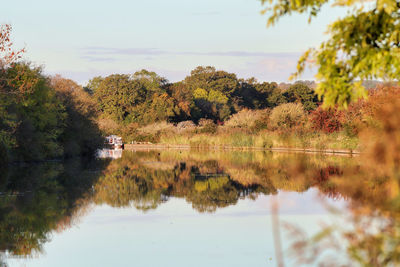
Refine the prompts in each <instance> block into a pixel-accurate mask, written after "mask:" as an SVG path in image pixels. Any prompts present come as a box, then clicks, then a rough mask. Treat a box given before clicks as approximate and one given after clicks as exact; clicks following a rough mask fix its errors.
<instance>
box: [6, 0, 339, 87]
mask: <svg viewBox="0 0 400 267" xmlns="http://www.w3.org/2000/svg"><path fill="white" fill-rule="evenodd" d="M0 2H1V3H0V24H4V23H8V24H11V25H12V27H13V31H12V38H13V40H14V44H15V47H16V48H22V47H25V48H26V51H27V52H26V53H25V56H24V57H25V59H27V60H29V61H32V62H33V63H34V64H36V65H41V66H43V67H44V72H45V73H46V74H50V75H54V74H61V75H62V76H64V77H66V78H70V79H73V80H75V81H77V82H78V83H80V84H82V85H84V84H85V83H86V82H87V81H88V80H89V79H91V78H92V77H94V76H98V75H101V76H106V75H109V74H113V73H127V74H129V73H134V72H135V71H138V70H141V69H147V70H150V71H155V72H156V73H157V74H159V75H161V76H163V77H166V78H167V79H168V80H169V81H171V82H175V81H178V80H182V79H184V78H185V77H186V76H187V75H189V74H190V71H191V70H193V69H194V68H196V67H197V66H215V67H216V68H217V69H222V70H226V71H229V72H234V73H236V74H237V75H238V77H239V78H250V77H255V78H257V79H258V80H260V81H277V82H286V81H287V80H288V77H289V76H290V74H291V73H292V72H294V71H295V69H296V61H297V59H298V57H299V56H300V55H301V54H302V52H304V51H305V50H307V49H308V48H311V47H317V46H318V45H319V44H320V43H321V42H322V41H323V40H326V39H327V38H328V36H327V35H326V34H324V33H325V31H326V29H327V25H328V24H329V23H331V22H333V21H334V20H335V19H337V18H338V17H339V16H342V15H343V14H344V11H343V10H340V9H338V8H331V7H326V8H324V9H323V10H322V13H321V14H320V16H319V17H317V18H315V19H313V21H312V22H311V24H309V23H308V17H307V15H291V16H289V17H285V18H283V19H281V20H280V21H279V22H278V24H277V25H275V26H274V27H269V28H267V26H266V21H267V16H265V15H261V13H260V12H261V10H262V9H263V6H262V5H261V3H260V1H259V0H201V1H200V0H169V1H167V0H152V1H144V0H141V1H139V0H69V1H61V0H35V1H32V0H13V1H0ZM301 79H313V71H312V70H308V71H306V73H305V74H304V75H303V76H302V77H301Z"/></svg>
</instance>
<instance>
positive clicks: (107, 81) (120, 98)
mask: <svg viewBox="0 0 400 267" xmlns="http://www.w3.org/2000/svg"><path fill="white" fill-rule="evenodd" d="M146 94H147V92H146V88H145V86H144V85H143V84H142V83H140V82H139V81H137V80H132V79H131V78H130V76H129V75H126V74H113V75H110V76H108V77H106V78H104V80H103V81H102V82H101V83H100V85H99V86H98V88H97V90H96V91H95V97H96V99H97V101H98V103H99V107H100V110H101V111H102V112H104V113H105V114H107V115H110V116H111V117H113V118H114V119H116V120H117V121H123V120H124V119H125V118H126V117H127V116H128V115H129V113H130V112H131V110H132V108H133V107H134V106H135V105H138V104H141V103H143V102H144V101H145V100H146Z"/></svg>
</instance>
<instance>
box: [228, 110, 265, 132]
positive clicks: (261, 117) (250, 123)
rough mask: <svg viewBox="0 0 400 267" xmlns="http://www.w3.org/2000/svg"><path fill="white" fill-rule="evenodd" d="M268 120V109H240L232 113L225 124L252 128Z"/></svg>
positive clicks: (233, 126) (232, 126)
mask: <svg viewBox="0 0 400 267" xmlns="http://www.w3.org/2000/svg"><path fill="white" fill-rule="evenodd" d="M267 120H268V110H250V109H242V110H241V111H239V112H238V113H236V114H233V115H232V116H231V117H230V118H229V120H227V121H226V122H225V126H227V127H231V128H253V127H255V126H257V125H258V126H260V125H262V124H263V123H264V124H265V123H266V121H267Z"/></svg>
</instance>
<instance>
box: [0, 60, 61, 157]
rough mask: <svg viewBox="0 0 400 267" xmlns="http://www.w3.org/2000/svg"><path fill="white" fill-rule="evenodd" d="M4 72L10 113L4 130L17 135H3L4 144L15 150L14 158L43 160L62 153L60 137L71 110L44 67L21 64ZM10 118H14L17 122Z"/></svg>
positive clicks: (3, 93) (3, 89)
mask: <svg viewBox="0 0 400 267" xmlns="http://www.w3.org/2000/svg"><path fill="white" fill-rule="evenodd" d="M3 73H4V74H3V75H4V76H5V78H6V79H7V80H8V82H7V83H6V84H3V85H2V86H1V88H0V90H1V94H2V95H4V96H5V98H6V101H5V104H6V106H3V108H2V109H3V110H5V111H6V113H7V115H6V116H5V120H6V121H5V122H4V121H3V123H2V124H3V127H4V126H6V127H4V128H3V129H2V131H3V133H4V132H6V133H8V136H10V135H12V136H13V138H11V139H10V138H7V137H6V136H7V134H3V140H6V141H5V142H4V141H3V143H4V144H5V146H6V147H7V148H8V149H9V151H10V152H12V158H13V159H19V160H41V159H45V158H52V157H59V156H62V155H63V147H62V146H61V144H60V143H59V142H58V138H59V137H60V136H61V134H62V132H63V129H64V127H65V124H64V122H65V119H66V117H67V113H66V112H65V108H64V106H63V105H62V103H61V102H60V101H59V100H58V99H57V98H56V94H55V92H54V90H53V89H52V88H51V87H50V85H49V82H48V79H47V78H46V77H45V76H43V75H42V73H41V69H40V68H32V67H31V66H30V65H29V64H25V63H20V64H14V65H13V66H12V67H10V68H8V69H6V70H5V71H4V72H3ZM3 104H4V102H3ZM7 118H14V122H13V123H10V120H9V119H7ZM7 120H8V122H7Z"/></svg>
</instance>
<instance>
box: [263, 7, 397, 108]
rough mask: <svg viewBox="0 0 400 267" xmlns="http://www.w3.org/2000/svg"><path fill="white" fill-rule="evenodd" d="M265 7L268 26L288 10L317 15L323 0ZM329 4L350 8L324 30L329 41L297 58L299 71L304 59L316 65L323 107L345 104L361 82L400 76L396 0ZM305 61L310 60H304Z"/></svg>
mask: <svg viewBox="0 0 400 267" xmlns="http://www.w3.org/2000/svg"><path fill="white" fill-rule="evenodd" d="M262 3H263V4H265V3H268V4H269V7H267V8H266V9H265V10H264V13H268V14H269V18H268V25H273V24H275V23H276V22H277V21H278V20H279V19H280V18H281V17H283V16H285V15H290V14H292V13H300V14H301V13H308V14H309V21H311V18H312V17H315V16H317V15H318V13H319V11H320V10H321V7H322V6H323V5H326V4H328V3H332V2H329V1H327V0H305V1H286V0H275V1H274V0H262ZM332 4H333V5H334V6H342V7H348V8H350V7H352V9H351V11H349V13H348V15H347V16H346V17H344V18H341V19H338V20H337V21H335V22H334V23H333V24H331V25H330V26H329V28H328V33H329V34H330V39H329V40H328V41H325V42H323V43H322V44H321V45H320V47H319V48H318V49H310V50H308V51H307V52H306V53H305V54H304V55H303V56H302V57H301V58H300V59H299V62H298V66H297V72H296V73H295V74H294V75H293V77H295V76H298V75H299V74H301V73H302V72H303V71H304V69H305V67H306V65H307V63H308V62H313V63H311V65H315V66H316V67H317V68H318V72H317V75H316V79H317V80H318V81H319V83H318V85H317V87H316V92H317V94H318V95H319V96H320V97H322V96H323V97H324V105H325V106H333V105H335V104H338V105H339V106H341V107H345V108H346V107H347V106H348V104H349V103H350V102H351V101H355V100H357V99H359V98H362V97H366V95H367V94H366V90H365V88H364V87H363V86H362V81H363V80H371V79H385V80H397V79H398V77H400V53H399V52H400V48H399V43H400V15H399V12H400V3H399V2H398V1H395V0H375V1H373V2H372V3H371V2H368V3H366V2H365V1H362V0H354V1H342V0H335V1H333V3H332ZM309 59H310V60H311V61H309Z"/></svg>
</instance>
